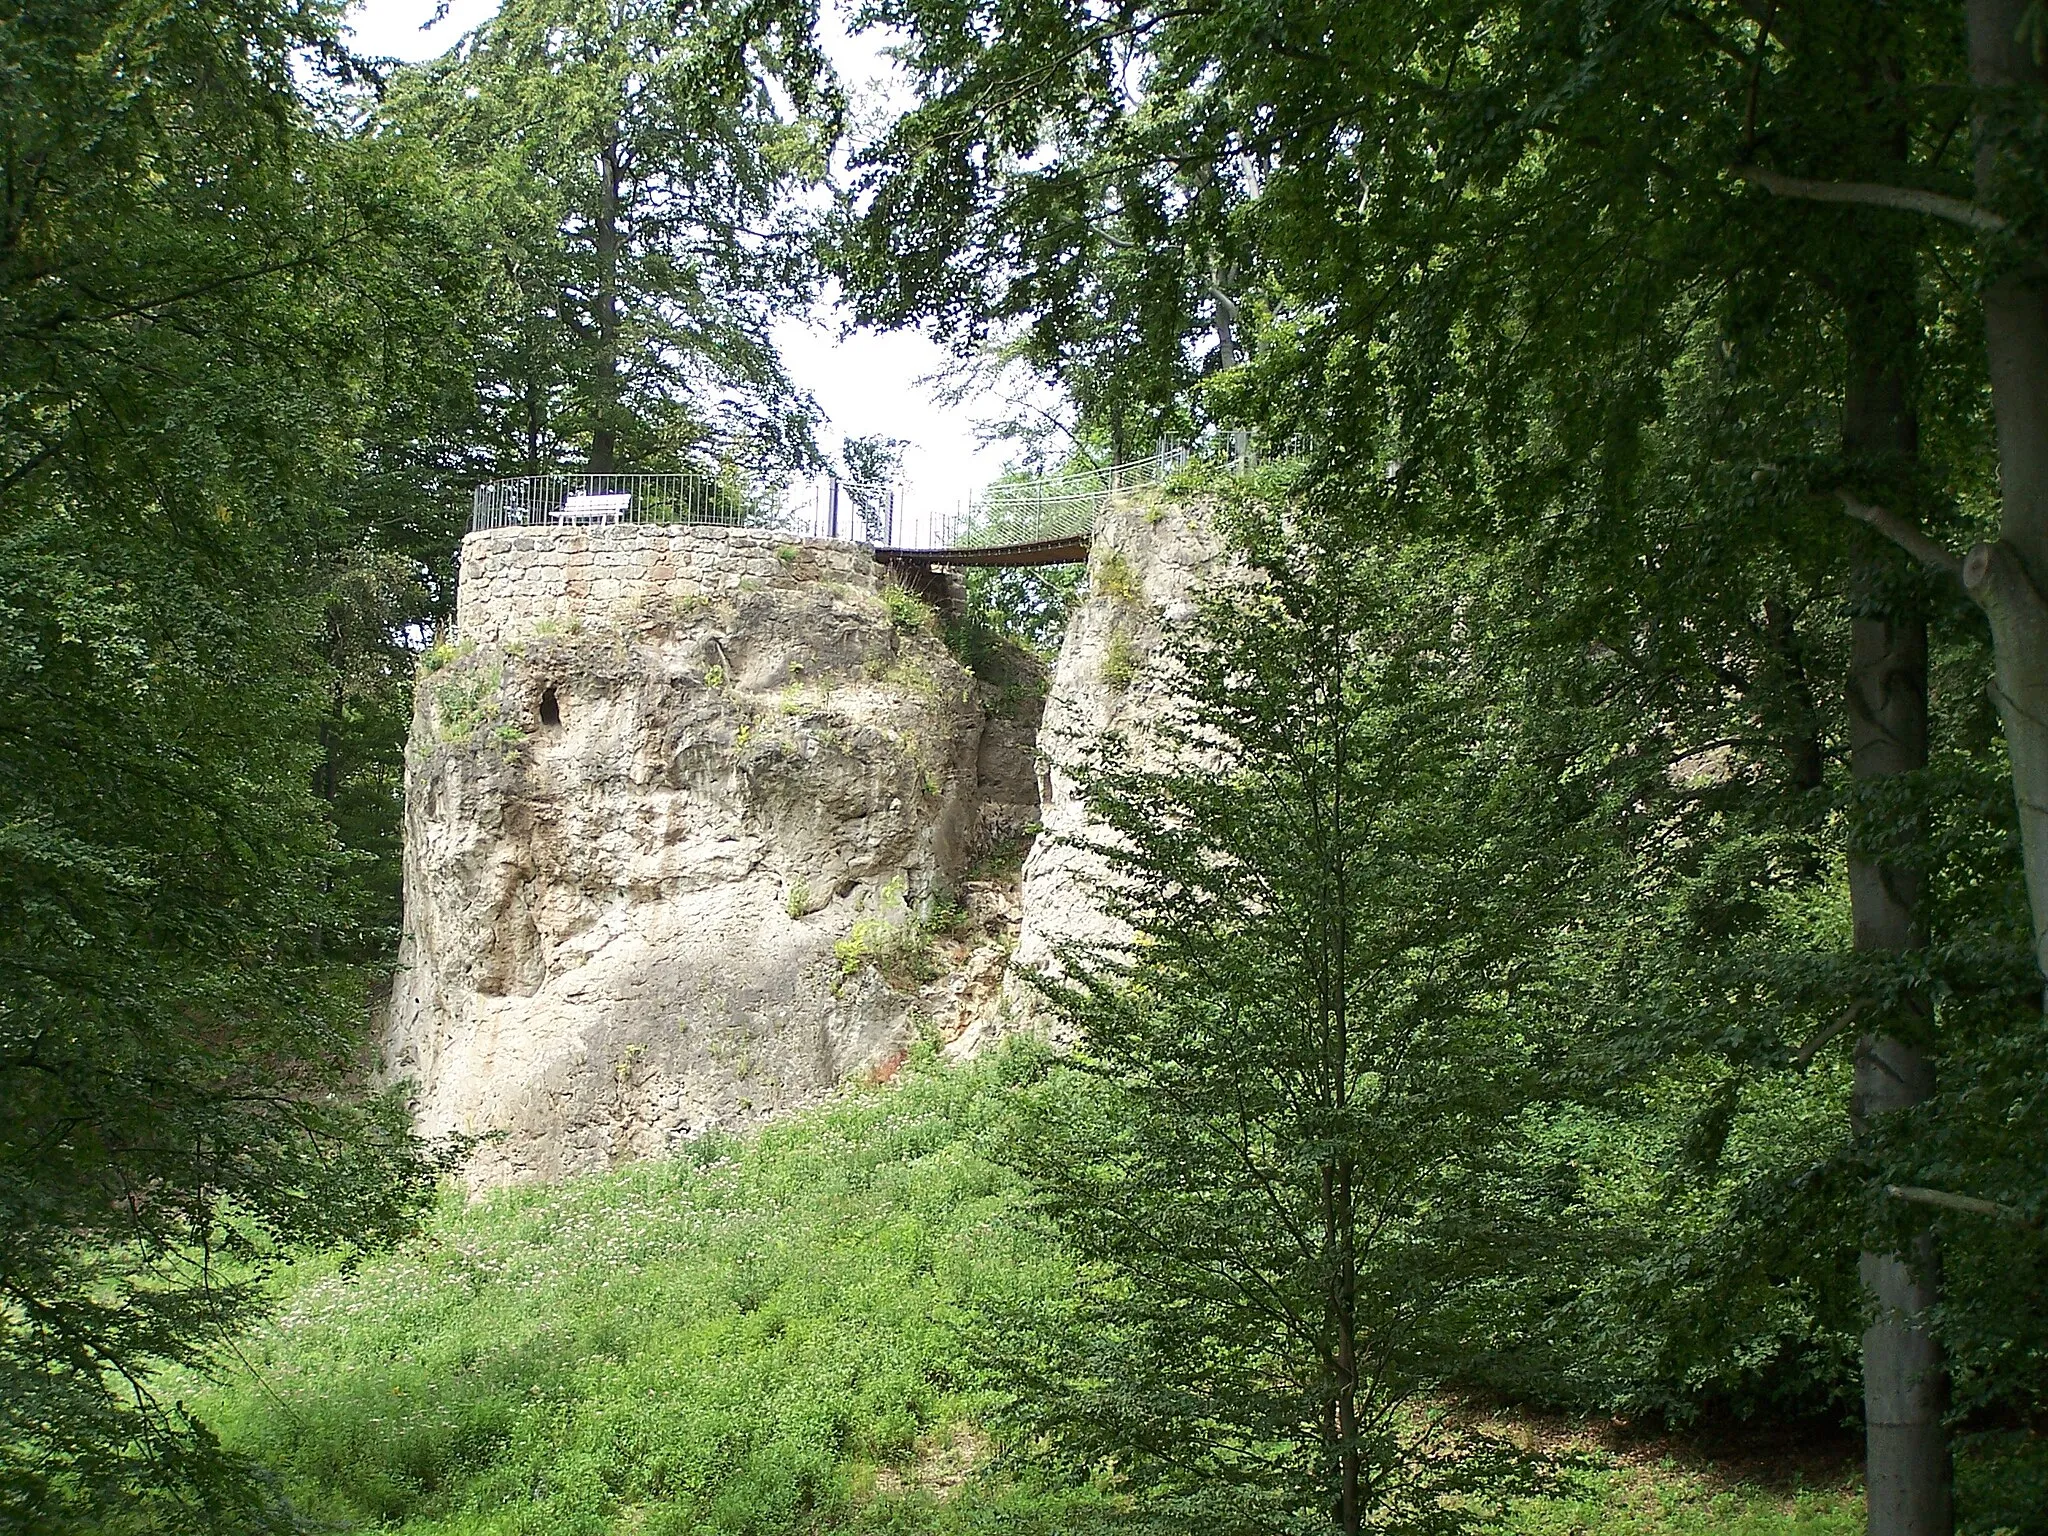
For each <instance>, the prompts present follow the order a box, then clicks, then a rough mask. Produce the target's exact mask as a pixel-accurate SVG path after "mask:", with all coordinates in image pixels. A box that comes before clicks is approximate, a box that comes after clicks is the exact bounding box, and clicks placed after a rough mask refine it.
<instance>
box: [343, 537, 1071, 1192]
mask: <svg viewBox="0 0 2048 1536" xmlns="http://www.w3.org/2000/svg"><path fill="white" fill-rule="evenodd" d="M457 633H458V635H459V637H460V639H459V643H457V644H456V645H454V646H453V647H452V648H443V649H441V650H439V651H437V652H436V653H434V654H433V655H431V656H430V657H429V658H428V661H427V663H426V665H425V667H424V668H423V672H422V676H421V680H420V685H419V688H418V698H417V702H416V707H415V712H414V717H413V724H412V736H411V740H410V744H409V746H408V751H407V774H406V825H405V833H406V868H405V878H406V927H405V933H404V937H403V941H402V947H401V956H400V971H399V974H398V976H397V978H396V982H395V986H394V991H393V997H392V1006H391V1012H390V1019H389V1023H388V1026H387V1029H386V1032H385V1041H384V1071H385V1073H386V1075H387V1076H389V1077H393V1078H406V1079H410V1080H411V1081H412V1082H413V1084H414V1085H415V1089H416V1093H417V1099H416V1107H417V1115H418V1119H419V1122H420V1124H421V1126H422V1128H423V1129H424V1130H426V1131H427V1132H429V1133H440V1132H446V1131H458V1132H464V1133H468V1134H472V1135H479V1136H484V1137H487V1138H488V1139H487V1140H485V1141H484V1142H483V1143H482V1144H481V1145H480V1146H479V1148H478V1151H477V1154H476V1158H475V1160H474V1162H473V1164H472V1168H471V1176H472V1178H473V1179H474V1180H476V1181H477V1182H500V1181H504V1180H508V1179H518V1178H536V1177H539V1178H549V1177H555V1176H558V1175H562V1174H567V1173H572V1172H576V1171H579V1170H583V1169H589V1168H597V1167H603V1166H607V1165H609V1164H611V1163H613V1162H616V1161H620V1160H623V1159H627V1158H634V1157H642V1156H648V1155H652V1154H656V1153H659V1152H661V1151H663V1150H665V1149H667V1148H668V1147H670V1146H672V1145H673V1144H674V1143H675V1142H676V1141H677V1140H679V1139H681V1138H685V1137H688V1136H691V1135H694V1134H697V1133H699V1132H702V1131H703V1130H705V1129H708V1128H710V1127H712V1126H724V1125H733V1124H738V1123H743V1122H745V1121H747V1120H749V1119H752V1118H755V1117H758V1116H760V1115H763V1114H767V1113H770V1112H772V1111H774V1110H776V1109H778V1108H782V1107H784V1106H787V1105H789V1104H792V1103H794V1102H797V1101H800V1100H802V1099H804V1098H806V1097H808V1096H811V1095H814V1094H816V1093H818V1092H819V1091H821V1090H824V1089H827V1088H830V1087H831V1086H833V1085H835V1084H837V1083H840V1082H842V1081H845V1080H846V1079H848V1078H850V1077H853V1076H856V1075H859V1074H862V1073H870V1074H886V1073H887V1072H889V1071H891V1070H893V1067H894V1064H895V1062H897V1061H899V1060H900V1059H901V1057H902V1054H903V1052H904V1050H905V1048H906V1047H907V1045H908V1044H909V1043H910V1042H911V1041H912V1039H913V1038H914V1037H915V1035H916V1034H917V1032H918V1031H919V1030H920V1029H921V1028H922V1029H926V1030H932V1031H935V1032H937V1033H938V1034H939V1035H940V1037H941V1038H943V1037H944V1035H945V1034H946V1032H947V1031H949V1030H950V1031H952V1032H955V1033H957V1032H958V1031H959V1030H960V1029H963V1028H965V1027H966V1021H965V1020H964V1019H962V1018H959V1017H956V1016H955V1015H958V1014H960V1013H961V1012H962V1011H963V1009H964V1010H965V1011H968V1012H972V1011H974V1008H975V1006H977V1005H976V1003H975V1000H974V999H973V998H971V997H970V998H968V999H967V1000H966V1001H965V1002H963V1000H962V998H961V997H960V996H959V995H958V994H959V993H960V992H961V984H960V983H959V977H960V976H961V975H962V974H963V973H967V972H978V973H979V974H981V975H982V977H983V981H982V982H981V983H980V986H981V990H982V991H984V992H990V993H992V992H993V990H994V986H995V983H994V982H990V981H988V980H987V975H988V973H989V972H990V971H991V970H992V969H993V971H994V973H995V974H997V975H998V976H999V973H1000V969H1001V957H1002V952H1003V948H1004V945H1003V943H1002V940H1003V937H1004V935H1003V933H1002V928H1003V924H1004V922H1005V920H1006V919H1007V920H1008V921H1010V922H1012V923H1014V898H1013V897H1009V896H1007V895H1006V894H1005V893H1003V892H1001V891H1000V890H998V891H996V892H994V893H990V892H988V891H982V892H979V893H977V892H976V891H974V890H973V889H971V888H970V889H967V890H966V892H965V894H966V897H967V900H966V902H965V904H964V905H965V910H964V911H962V910H961V906H960V897H961V893H962V885H963V878H964V876H965V875H966V874H967V873H968V871H969V867H970V865H971V863H972V861H973V860H974V859H975V858H976V857H977V856H978V854H979V853H980V852H981V851H982V850H983V849H984V848H985V847H986V846H987V845H988V844H989V843H990V841H991V839H993V838H995V837H997V836H1000V835H1001V832H1002V829H1003V828H1004V827H1006V826H1011V825H1014V824H1015V823H1016V822H1017V821H1018V820H1019V819H1020V818H1028V817H1030V816H1032V815H1035V812H1036V808H1035V804H1029V803H1027V802H1026V801H1025V799H1023V798H1021V797H1022V796H1030V798H1031V799H1032V800H1035V795H1034V794H1032V791H1031V785H1032V767H1031V756H1030V737H1031V734H1032V731H1031V727H1032V725H1034V724H1035V722H1034V721H1032V720H1030V719H1029V718H1028V712H1027V718H1024V719H1021V720H1020V719H1018V718H1016V714H1017V712H1016V711H1015V710H1011V711H1010V712H1009V717H1008V718H1005V717H1003V714H1002V712H1001V711H997V712H996V714H997V718H996V720H995V721H994V723H993V725H992V723H991V709H990V707H989V704H988V701H987V700H986V699H985V698H984V692H985V690H983V689H982V687H981V686H980V685H978V684H977V682H976V680H975V679H974V678H973V677H972V676H971V675H969V674H968V672H966V671H965V670H964V669H963V668H962V667H961V666H960V664H959V663H958V662H957V661H956V660H955V659H954V658H953V656H952V655H951V654H950V653H949V652H948V651H947V650H946V648H945V646H944V645H943V644H942V643H941V641H940V640H939V638H938V637H937V636H936V635H935V634H934V633H933V632H932V631H931V628H930V626H929V625H927V624H924V623H922V622H920V614H919V611H918V609H917V608H916V607H915V606H914V605H912V604H910V603H908V602H906V601H905V599H904V597H903V596H902V595H901V594H900V593H896V592H892V591H889V590H888V589H886V588H885V587H884V585H883V584H882V583H881V582H880V581H879V580H878V578H877V576H876V573H875V571H874V567H873V565H872V563H871V561H870V559H869V557H868V555H867V553H866V551H864V550H860V549H857V548H855V547H853V546H847V545H835V544H827V543H825V542H823V541H815V540H804V541H787V542H781V541H777V540H776V539H775V538H774V537H773V536H764V535H757V534H748V533H743V532H738V531H733V530H722V529H707V528H688V527H632V526H627V527H612V528H600V529H591V530H578V529H572V528H560V529H537V530H506V531H502V532H495V533H486V534H477V535H472V536H471V538H470V539H469V540H468V541H467V542H466V543H465V546H464V553H463V571H462V586H461V609H460V613H459V615H458V628H457ZM941 903H945V904H947V905H948V908H949V910H950V911H952V912H954V913H955V914H956V915H955V916H953V917H952V918H951V920H950V922H949V924H948V927H949V930H950V931H949V933H948V934H947V935H945V936H944V937H943V938H934V936H933V934H932V933H931V931H930V930H931V928H932V927H933V926H935V925H934V924H933V923H932V922H931V921H930V918H931V915H932V912H933V909H934V907H935V906H937V905H939V904H941ZM991 929H993V930H994V931H993V932H992V931H991ZM935 944H945V945H948V946H951V949H952V950H954V951H957V953H953V954H950V955H949V958H951V959H952V960H953V961H954V962H955V964H954V965H953V966H952V968H951V974H950V975H949V976H947V977H945V978H937V977H934V976H933V975H932V974H930V973H931V971H932V970H933V969H934V967H932V965H931V963H930V954H931V950H932V947H933V945H935ZM940 981H943V982H945V983H947V985H941V986H937V987H936V993H935V995H933V996H931V997H927V996H925V992H926V990H927V989H928V988H931V987H933V986H934V985H935V984H936V983H938V982H940ZM949 987H950V990H949ZM967 990H968V991H969V992H970V993H971V992H972V991H973V987H971V986H970V987H968V988H967ZM949 1010H950V1013H949Z"/></svg>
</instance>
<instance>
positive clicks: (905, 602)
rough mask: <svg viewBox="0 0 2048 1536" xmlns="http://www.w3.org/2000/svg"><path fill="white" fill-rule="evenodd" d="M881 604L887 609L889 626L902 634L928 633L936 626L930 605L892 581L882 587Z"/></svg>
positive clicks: (936, 618)
mask: <svg viewBox="0 0 2048 1536" xmlns="http://www.w3.org/2000/svg"><path fill="white" fill-rule="evenodd" d="M882 606H883V607H884V608H885V609H887V610H888V613H889V623H890V624H891V626H893V627H894V628H895V629H897V630H899V631H901V632H902V633H903V634H906V635H914V634H918V633H920V632H925V633H929V632H930V631H931V630H933V629H934V628H936V627H937V623H938V617H937V615H936V614H934V613H933V612H932V605H931V604H930V603H928V602H926V601H925V600H924V599H923V598H921V597H919V596H918V595H917V594H916V593H915V592H912V591H911V590H910V589H909V588H907V587H899V586H897V585H896V584H895V583H894V582H891V583H889V584H888V585H887V586H884V587H883V588H882Z"/></svg>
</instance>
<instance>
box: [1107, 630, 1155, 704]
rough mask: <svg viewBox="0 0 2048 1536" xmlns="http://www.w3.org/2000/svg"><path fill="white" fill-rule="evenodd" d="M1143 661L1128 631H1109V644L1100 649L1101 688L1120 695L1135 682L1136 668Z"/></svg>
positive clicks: (1136, 676)
mask: <svg viewBox="0 0 2048 1536" xmlns="http://www.w3.org/2000/svg"><path fill="white" fill-rule="evenodd" d="M1143 659H1144V658H1143V657H1142V656H1141V655H1140V654H1139V651H1138V644H1137V642H1136V641H1135V640H1133V639H1132V638H1131V635H1130V631H1129V630H1127V629H1124V628H1122V627H1118V628H1116V629H1113V630H1111V631H1110V632H1109V643H1108V644H1107V645H1105V646H1103V648H1102V667H1101V671H1100V677H1101V680H1102V686H1103V687H1105V688H1111V689H1114V690H1115V691H1116V692H1118V693H1122V692H1123V691H1124V690H1125V689H1126V688H1128V687H1130V686H1131V684H1132V683H1134V682H1136V681H1137V678H1138V666H1139V663H1140V662H1141V661H1143Z"/></svg>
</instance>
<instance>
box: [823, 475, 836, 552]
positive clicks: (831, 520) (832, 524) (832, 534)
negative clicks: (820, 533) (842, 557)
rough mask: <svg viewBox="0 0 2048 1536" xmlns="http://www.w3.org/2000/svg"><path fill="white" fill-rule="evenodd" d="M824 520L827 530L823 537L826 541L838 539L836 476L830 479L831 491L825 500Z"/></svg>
mask: <svg viewBox="0 0 2048 1536" xmlns="http://www.w3.org/2000/svg"><path fill="white" fill-rule="evenodd" d="M825 518H826V522H825V527H826V530H827V531H826V534H825V537H826V538H828V539H836V538H838V537H839V477H838V476H837V475H834V476H833V477H832V491H831V494H830V496H829V497H828V498H827V501H826V512H825Z"/></svg>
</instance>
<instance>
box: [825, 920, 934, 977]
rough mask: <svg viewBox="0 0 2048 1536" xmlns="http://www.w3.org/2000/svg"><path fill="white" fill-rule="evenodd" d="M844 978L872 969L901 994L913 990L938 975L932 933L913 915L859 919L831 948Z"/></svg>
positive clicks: (854, 921)
mask: <svg viewBox="0 0 2048 1536" xmlns="http://www.w3.org/2000/svg"><path fill="white" fill-rule="evenodd" d="M832 955H833V958H834V959H836V960H837V961H838V962H839V974H840V975H841V976H842V977H849V976H858V975H859V974H860V973H861V972H862V971H863V970H865V969H867V967H869V966H873V967H874V968H875V969H876V970H877V971H879V972H881V975H882V979H883V980H884V981H886V982H888V983H889V985H890V986H892V987H895V988H897V989H898V990H899V991H911V990H914V989H915V988H917V987H920V986H923V985H924V984H925V983H926V982H928V981H930V980H932V978H934V977H935V976H937V975H938V973H939V972H938V964H937V962H936V960H935V959H934V958H933V956H932V930H931V928H930V927H929V926H928V925H927V924H926V923H924V922H923V921H921V920H920V919H919V918H917V917H916V916H914V915H905V916H904V917H902V918H897V919H892V918H887V917H878V916H864V917H857V918H855V919H854V920H853V927H852V928H851V929H850V930H849V931H848V932H847V935H846V937H845V938H843V939H839V940H836V941H835V942H834V943H833V945H832Z"/></svg>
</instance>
